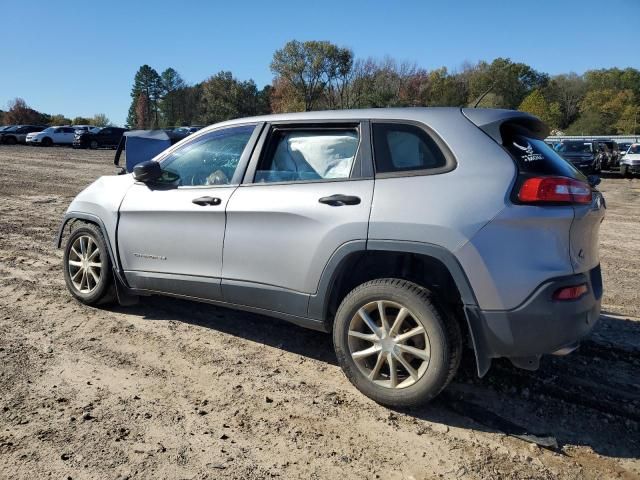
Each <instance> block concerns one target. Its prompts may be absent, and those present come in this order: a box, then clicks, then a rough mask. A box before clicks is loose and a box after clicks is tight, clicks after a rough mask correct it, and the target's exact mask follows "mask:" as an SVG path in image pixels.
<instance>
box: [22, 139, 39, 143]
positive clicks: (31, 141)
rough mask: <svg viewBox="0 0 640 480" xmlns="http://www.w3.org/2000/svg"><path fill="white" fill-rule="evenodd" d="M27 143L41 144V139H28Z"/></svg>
mask: <svg viewBox="0 0 640 480" xmlns="http://www.w3.org/2000/svg"><path fill="white" fill-rule="evenodd" d="M25 143H40V139H39V138H27V139H26V140H25Z"/></svg>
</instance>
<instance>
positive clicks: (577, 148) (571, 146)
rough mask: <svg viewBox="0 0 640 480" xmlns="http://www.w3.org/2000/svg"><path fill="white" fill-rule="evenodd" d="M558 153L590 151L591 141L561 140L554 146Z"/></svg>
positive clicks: (591, 147) (591, 150)
mask: <svg viewBox="0 0 640 480" xmlns="http://www.w3.org/2000/svg"><path fill="white" fill-rule="evenodd" d="M556 151H557V152H559V153H591V152H593V145H592V144H591V142H562V143H560V144H558V146H557V147H556Z"/></svg>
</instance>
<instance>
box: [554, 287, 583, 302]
mask: <svg viewBox="0 0 640 480" xmlns="http://www.w3.org/2000/svg"><path fill="white" fill-rule="evenodd" d="M588 291H589V288H588V287H587V284H586V283H582V284H580V285H572V286H570V287H562V288H560V289H558V290H556V291H555V293H554V294H553V299H554V300H561V301H567V300H577V299H579V298H580V297H582V296H583V295H585V294H586V293H587V292H588Z"/></svg>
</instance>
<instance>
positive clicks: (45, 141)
mask: <svg viewBox="0 0 640 480" xmlns="http://www.w3.org/2000/svg"><path fill="white" fill-rule="evenodd" d="M41 143H42V146H43V147H50V146H51V145H53V140H51V139H50V138H49V137H46V138H43V139H42V142H41Z"/></svg>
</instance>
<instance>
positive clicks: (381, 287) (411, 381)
mask: <svg viewBox="0 0 640 480" xmlns="http://www.w3.org/2000/svg"><path fill="white" fill-rule="evenodd" d="M333 343H334V348H335V351H336V356H337V358H338V362H339V363H340V366H341V367H342V369H343V371H344V372H345V375H346V376H347V378H348V379H349V380H350V381H351V383H353V385H354V386H355V387H356V388H357V389H358V390H360V391H361V392H362V393H364V394H365V395H366V396H368V397H369V398H371V399H372V400H374V401H376V402H378V403H381V404H383V405H388V406H390V407H412V406H417V405H420V404H424V403H426V402H428V401H429V400H431V399H433V398H434V397H435V396H436V395H438V393H440V392H441V391H442V389H444V388H445V387H446V385H447V384H448V383H449V382H450V381H451V379H452V378H453V376H454V375H455V373H456V371H457V369H458V366H459V364H460V357H461V353H462V340H461V334H460V328H459V326H458V323H457V321H456V319H455V318H452V317H446V316H445V315H443V312H442V311H441V310H440V309H439V308H437V307H436V306H435V305H434V303H433V301H432V298H431V295H430V293H429V292H428V291H427V290H426V289H424V288H422V287H420V286H419V285H417V284H415V283H411V282H408V281H405V280H399V279H393V278H385V279H379V280H372V281H370V282H367V283H364V284H362V285H360V286H359V287H357V288H356V289H354V290H353V291H351V293H349V294H348V295H347V297H346V298H345V299H344V300H343V301H342V303H341V304H340V307H339V308H338V312H337V313H336V317H335V322H334V326H333Z"/></svg>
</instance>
